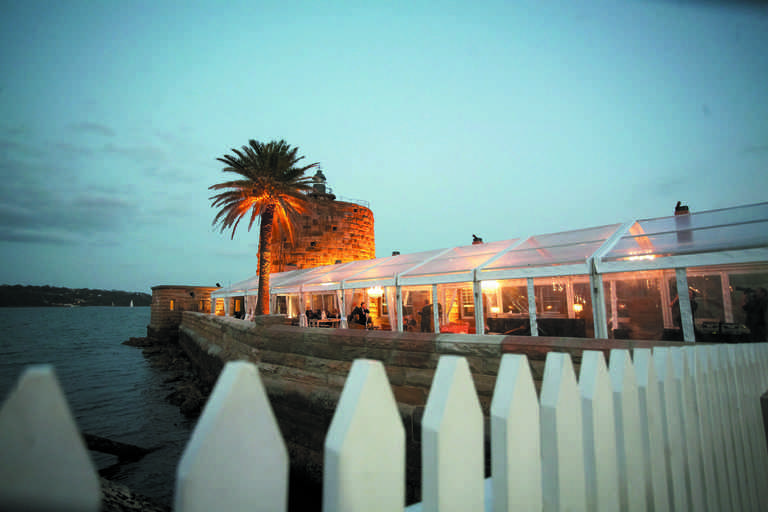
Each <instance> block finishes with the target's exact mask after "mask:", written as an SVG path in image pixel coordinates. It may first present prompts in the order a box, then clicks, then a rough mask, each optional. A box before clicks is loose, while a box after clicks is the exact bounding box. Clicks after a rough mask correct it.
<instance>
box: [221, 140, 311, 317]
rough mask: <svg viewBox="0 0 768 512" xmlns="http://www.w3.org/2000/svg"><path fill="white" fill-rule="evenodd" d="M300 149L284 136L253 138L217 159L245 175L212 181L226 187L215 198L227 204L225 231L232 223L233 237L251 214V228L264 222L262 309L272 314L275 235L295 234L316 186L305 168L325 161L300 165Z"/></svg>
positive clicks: (223, 213)
mask: <svg viewBox="0 0 768 512" xmlns="http://www.w3.org/2000/svg"><path fill="white" fill-rule="evenodd" d="M298 150H299V148H292V147H291V146H290V145H288V144H287V143H286V142H285V141H284V140H281V141H279V142H275V141H272V142H270V143H268V144H264V143H261V142H258V141H256V140H250V141H249V143H248V145H247V146H243V147H242V149H241V150H240V151H238V150H237V149H232V152H233V153H234V154H232V155H224V157H223V158H217V160H218V161H220V162H222V163H224V164H226V167H224V169H222V171H223V172H233V173H236V174H239V175H240V176H241V179H238V180H235V181H227V182H224V183H219V184H217V185H212V186H210V187H209V190H221V191H222V192H219V193H218V194H216V195H214V196H212V197H210V198H209V199H211V200H212V201H213V204H211V206H212V207H213V208H221V209H220V210H219V212H218V213H217V214H216V217H214V219H213V225H214V226H217V225H218V227H219V228H220V231H221V232H224V230H226V229H228V228H231V229H232V238H234V237H235V230H236V229H237V226H238V225H239V224H240V221H241V220H243V218H247V217H249V220H248V231H250V230H251V227H252V226H253V223H254V222H256V219H258V221H259V225H260V230H259V294H258V298H257V300H256V312H257V313H258V314H263V315H268V314H269V274H270V271H271V270H272V235H273V231H274V230H275V229H276V230H277V231H278V233H285V234H287V235H288V236H289V237H291V238H292V237H293V225H294V224H295V222H296V221H297V220H298V216H299V215H300V214H301V213H303V212H304V211H306V208H307V197H306V193H307V192H309V191H310V190H311V187H310V183H311V180H312V178H311V177H308V176H305V175H304V173H305V172H307V171H308V170H309V169H311V168H313V167H317V166H318V165H319V163H318V162H316V163H313V164H309V165H305V166H303V167H301V166H298V165H297V164H298V162H299V161H301V160H302V159H303V158H304V157H303V156H296V154H297V152H298Z"/></svg>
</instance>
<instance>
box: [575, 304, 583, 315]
mask: <svg viewBox="0 0 768 512" xmlns="http://www.w3.org/2000/svg"><path fill="white" fill-rule="evenodd" d="M573 310H574V311H575V312H576V313H581V312H582V311H584V306H583V305H582V304H574V305H573Z"/></svg>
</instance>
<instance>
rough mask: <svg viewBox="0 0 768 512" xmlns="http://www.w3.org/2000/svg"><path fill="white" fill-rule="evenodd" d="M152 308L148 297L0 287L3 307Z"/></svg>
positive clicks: (82, 289)
mask: <svg viewBox="0 0 768 512" xmlns="http://www.w3.org/2000/svg"><path fill="white" fill-rule="evenodd" d="M131 301H133V305H134V306H149V305H150V304H151V303H152V296H151V295H150V294H148V293H139V292H124V291H119V290H91V289H90V288H74V289H73V288H59V287H55V286H47V285H46V286H22V285H20V284H16V285H7V284H4V285H0V307H56V306H128V305H130V303H131Z"/></svg>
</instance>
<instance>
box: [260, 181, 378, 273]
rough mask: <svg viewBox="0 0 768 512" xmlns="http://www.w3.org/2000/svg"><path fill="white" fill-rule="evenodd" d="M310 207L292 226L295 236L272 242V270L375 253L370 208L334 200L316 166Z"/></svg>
mask: <svg viewBox="0 0 768 512" xmlns="http://www.w3.org/2000/svg"><path fill="white" fill-rule="evenodd" d="M312 179H313V181H314V183H313V186H312V189H313V190H312V192H311V193H310V194H309V198H310V202H311V206H310V209H309V211H308V212H307V213H306V214H305V215H304V216H303V217H302V219H301V221H300V222H299V223H298V224H297V225H296V226H295V231H294V239H293V241H291V240H290V239H289V238H288V237H284V238H283V239H282V240H273V242H272V272H283V271H285V270H293V269H297V268H312V267H319V266H322V265H332V264H334V263H347V262H349V261H355V260H367V259H372V258H375V257H376V241H375V238H374V229H373V212H372V211H371V209H370V208H368V205H367V204H366V203H365V202H363V201H351V200H350V201H337V200H336V195H334V194H333V191H332V190H331V188H330V187H328V185H327V182H326V178H325V175H324V174H323V171H322V170H318V171H317V173H315V175H314V176H313V177H312Z"/></svg>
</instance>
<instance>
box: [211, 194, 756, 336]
mask: <svg viewBox="0 0 768 512" xmlns="http://www.w3.org/2000/svg"><path fill="white" fill-rule="evenodd" d="M743 208H747V209H751V210H750V211H752V212H754V213H755V214H756V215H758V218H750V219H746V220H744V221H743V222H732V223H726V224H723V225H714V226H705V227H692V228H691V227H686V230H687V231H692V232H696V231H697V230H704V229H714V228H721V227H726V228H727V227H729V226H738V225H746V224H755V227H756V229H759V228H760V227H761V226H768V202H766V203H759V204H754V205H744V206H738V207H734V208H726V209H722V210H713V211H709V212H699V213H701V214H717V213H718V212H724V211H730V210H733V211H735V210H738V209H743ZM690 215H698V214H690ZM664 219H666V218H665V217H662V218H658V219H644V220H631V221H629V222H625V223H623V224H618V225H616V226H617V227H616V229H615V230H614V231H613V232H612V233H611V234H610V235H609V236H608V237H607V238H606V239H604V240H602V239H600V240H592V241H589V240H586V241H580V242H576V243H574V244H572V245H577V244H578V243H582V244H583V243H596V242H598V241H602V243H601V244H600V246H599V248H598V249H596V250H594V251H593V253H592V254H591V255H589V256H587V257H586V258H585V259H584V260H583V261H579V262H565V263H564V264H557V263H556V262H555V264H552V263H549V264H547V263H543V264H530V265H526V266H519V267H515V268H498V269H493V268H492V264H493V263H494V262H496V261H497V260H498V259H499V258H502V257H503V256H504V255H505V254H507V253H509V252H510V251H514V250H516V249H519V248H521V247H522V246H523V245H524V244H525V242H527V241H529V240H533V239H534V238H536V237H528V238H519V239H517V238H516V239H510V240H508V241H507V242H508V243H506V244H505V243H503V242H499V245H500V246H501V247H502V248H501V249H500V250H499V251H498V252H496V253H494V254H493V255H491V256H490V257H489V258H487V259H486V260H485V261H483V262H482V263H480V264H479V265H476V266H475V267H474V268H466V269H461V270H459V271H455V272H443V273H429V272H424V273H419V270H420V269H423V268H424V267H426V266H427V265H428V263H429V262H431V261H433V260H435V259H437V258H440V257H441V256H443V255H446V254H447V253H449V252H450V251H452V250H454V249H459V247H449V248H447V249H443V250H437V251H425V252H424V254H425V257H424V259H423V260H419V261H415V262H414V263H413V264H412V265H408V266H406V268H404V269H401V270H400V271H399V272H396V273H393V274H391V275H386V276H379V277H374V278H362V277H361V276H363V275H364V274H365V273H366V272H367V271H369V270H371V269H374V268H376V267H379V266H381V265H384V264H389V263H392V262H395V263H396V262H397V261H398V258H406V257H411V258H412V257H414V256H416V255H418V254H421V253H417V254H416V255H414V254H411V255H402V256H400V255H398V256H388V257H384V258H377V259H375V260H366V262H365V263H363V262H361V261H353V262H348V263H343V264H338V265H328V266H325V267H318V268H314V269H302V270H294V271H289V272H282V273H277V274H273V275H272V278H271V283H270V284H271V288H270V298H271V301H270V302H271V304H273V305H274V303H275V299H276V297H277V296H278V295H287V296H290V295H295V294H298V296H299V301H300V302H302V301H303V296H304V294H305V293H310V294H311V293H318V292H323V293H329V292H336V293H337V294H340V297H341V299H340V302H341V306H342V313H345V312H346V309H345V308H346V306H347V305H346V304H345V301H344V296H345V293H344V292H345V291H346V290H353V289H366V288H370V287H375V286H380V287H382V288H387V287H393V288H394V289H395V293H394V295H393V296H394V297H395V302H396V303H395V308H396V311H397V321H396V323H395V325H394V326H393V328H394V329H395V330H398V331H402V329H403V312H402V299H403V297H402V292H401V290H402V287H404V286H425V287H426V286H428V287H430V288H431V290H432V296H433V297H436V296H437V285H440V284H443V285H444V284H454V283H456V284H458V283H472V289H473V296H474V301H475V303H474V306H475V307H474V311H475V323H476V326H477V327H476V333H477V334H484V324H485V322H484V320H483V319H484V311H483V301H482V293H483V292H482V283H483V281H490V280H507V279H525V280H526V283H527V295H528V305H529V319H530V324H531V335H532V336H537V335H538V328H537V321H536V300H535V294H534V286H533V280H534V278H542V277H568V276H587V277H588V279H589V283H590V290H591V300H592V304H593V308H592V312H593V321H594V329H595V337H596V338H607V337H608V320H609V319H608V318H607V311H606V297H605V286H604V281H605V276H606V275H609V274H614V273H624V272H641V271H649V270H671V271H674V272H675V279H676V283H677V289H678V290H685V289H688V283H687V275H688V272H687V269H691V268H694V267H713V266H714V267H719V266H730V265H742V264H758V265H760V264H763V265H766V264H768V234H766V236H765V237H763V238H761V239H760V244H759V245H761V246H759V247H755V246H752V247H745V248H739V247H732V248H726V249H724V250H712V251H703V252H698V253H697V252H692V253H690V254H673V255H663V254H655V255H652V257H647V258H638V259H620V260H614V261H611V260H607V259H606V258H607V255H609V254H610V252H611V250H612V249H613V248H614V247H615V246H616V245H617V244H618V243H619V241H620V240H622V238H623V237H626V236H628V234H629V233H630V229H631V228H632V226H633V225H635V224H636V223H641V222H650V221H657V220H664ZM761 223H762V224H761ZM602 227H611V226H602ZM578 231H584V230H578ZM569 233H572V232H562V233H554V234H553V235H567V234H569ZM669 233H671V232H664V233H660V234H669ZM568 245H569V244H563V245H562V246H563V247H566V246H568ZM464 247H469V246H464ZM553 247H554V246H553ZM344 270H351V273H350V274H349V275H347V276H344V277H343V278H342V279H335V280H328V279H324V277H326V276H328V275H330V274H331V273H338V272H340V271H344ZM724 288H726V287H725V286H724ZM257 290H258V276H255V277H252V278H250V279H247V280H244V281H240V282H238V283H235V284H234V285H232V286H229V287H226V288H222V289H219V290H216V291H214V292H213V293H212V294H211V298H212V301H213V304H212V309H211V311H212V312H214V311H215V301H216V300H217V299H225V298H233V297H243V298H245V299H246V307H247V298H248V297H251V296H253V295H256V294H257ZM723 293H724V295H725V291H724V292H723ZM725 303H730V296H729V297H727V299H726V298H725V297H724V304H725ZM228 306H229V301H227V300H225V314H227V315H228V314H229V311H228V309H229V308H228ZM432 310H433V316H434V318H433V320H434V326H435V330H436V332H439V322H438V318H437V316H438V308H432ZM680 312H681V317H682V329H683V336H684V339H685V341H687V342H693V341H694V329H693V315H692V314H691V305H690V301H689V299H688V296H687V294H681V295H680ZM300 314H303V307H300Z"/></svg>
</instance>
